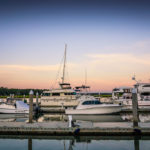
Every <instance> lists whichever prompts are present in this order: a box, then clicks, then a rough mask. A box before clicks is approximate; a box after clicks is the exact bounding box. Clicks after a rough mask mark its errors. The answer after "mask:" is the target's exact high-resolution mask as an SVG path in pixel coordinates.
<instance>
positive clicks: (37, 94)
mask: <svg viewBox="0 0 150 150" xmlns="http://www.w3.org/2000/svg"><path fill="white" fill-rule="evenodd" d="M38 98H39V93H38V92H36V109H37V108H38V105H39V102H38Z"/></svg>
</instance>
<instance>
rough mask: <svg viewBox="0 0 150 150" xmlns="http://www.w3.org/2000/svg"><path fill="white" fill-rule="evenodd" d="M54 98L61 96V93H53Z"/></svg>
mask: <svg viewBox="0 0 150 150" xmlns="http://www.w3.org/2000/svg"><path fill="white" fill-rule="evenodd" d="M52 96H60V93H52Z"/></svg>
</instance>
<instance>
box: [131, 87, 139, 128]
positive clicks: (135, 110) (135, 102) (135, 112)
mask: <svg viewBox="0 0 150 150" xmlns="http://www.w3.org/2000/svg"><path fill="white" fill-rule="evenodd" d="M132 110H133V127H134V128H137V127H138V121H139V115H138V99H137V91H136V89H133V90H132Z"/></svg>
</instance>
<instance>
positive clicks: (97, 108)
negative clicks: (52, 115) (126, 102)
mask: <svg viewBox="0 0 150 150" xmlns="http://www.w3.org/2000/svg"><path fill="white" fill-rule="evenodd" d="M121 108H122V106H121V105H119V104H102V103H101V102H100V101H99V100H96V99H95V98H94V97H93V96H86V95H84V96H81V97H80V98H79V104H78V106H77V107H76V109H66V110H65V113H66V114H70V115H71V114H113V113H117V112H120V111H121Z"/></svg>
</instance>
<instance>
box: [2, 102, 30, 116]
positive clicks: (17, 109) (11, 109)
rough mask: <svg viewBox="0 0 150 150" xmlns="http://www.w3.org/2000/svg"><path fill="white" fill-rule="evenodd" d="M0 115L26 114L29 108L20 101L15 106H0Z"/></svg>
mask: <svg viewBox="0 0 150 150" xmlns="http://www.w3.org/2000/svg"><path fill="white" fill-rule="evenodd" d="M0 113H4V114H27V113H29V106H28V105H27V104H25V103H24V102H22V101H16V106H14V105H8V104H1V105H0Z"/></svg>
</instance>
